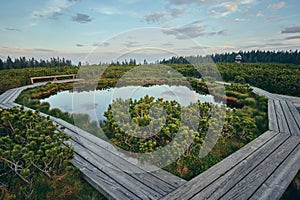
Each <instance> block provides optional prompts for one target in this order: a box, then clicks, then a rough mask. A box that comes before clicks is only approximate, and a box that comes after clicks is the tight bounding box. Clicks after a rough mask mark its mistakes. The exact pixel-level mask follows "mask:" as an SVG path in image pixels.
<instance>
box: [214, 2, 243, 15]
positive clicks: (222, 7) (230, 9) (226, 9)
mask: <svg viewBox="0 0 300 200" xmlns="http://www.w3.org/2000/svg"><path fill="white" fill-rule="evenodd" d="M238 10H239V7H238V4H237V3H233V2H226V3H221V4H218V5H216V6H213V7H212V10H211V11H210V12H209V13H210V14H212V15H221V16H226V15H228V14H230V13H234V12H236V11H238Z"/></svg>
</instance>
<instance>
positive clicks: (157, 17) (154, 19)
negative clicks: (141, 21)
mask: <svg viewBox="0 0 300 200" xmlns="http://www.w3.org/2000/svg"><path fill="white" fill-rule="evenodd" d="M166 15H167V13H166V12H155V13H151V14H148V15H145V21H146V22H147V23H149V24H150V23H161V22H162V21H163V20H164V18H165V17H166Z"/></svg>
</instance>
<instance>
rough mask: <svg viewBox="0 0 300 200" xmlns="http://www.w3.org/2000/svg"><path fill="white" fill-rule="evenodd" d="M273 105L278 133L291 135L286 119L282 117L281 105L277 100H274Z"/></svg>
mask: <svg viewBox="0 0 300 200" xmlns="http://www.w3.org/2000/svg"><path fill="white" fill-rule="evenodd" d="M274 105H275V112H276V117H277V123H278V126H279V132H281V133H286V134H291V132H290V130H289V127H288V124H287V121H286V118H285V116H284V112H283V109H282V107H281V103H280V101H278V100H274Z"/></svg>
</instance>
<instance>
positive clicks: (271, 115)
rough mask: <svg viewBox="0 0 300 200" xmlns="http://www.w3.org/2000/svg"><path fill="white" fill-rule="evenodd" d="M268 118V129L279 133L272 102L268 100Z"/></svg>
mask: <svg viewBox="0 0 300 200" xmlns="http://www.w3.org/2000/svg"><path fill="white" fill-rule="evenodd" d="M268 118H269V129H270V130H272V131H275V132H279V127H278V123H277V117H276V112H275V106H274V100H268Z"/></svg>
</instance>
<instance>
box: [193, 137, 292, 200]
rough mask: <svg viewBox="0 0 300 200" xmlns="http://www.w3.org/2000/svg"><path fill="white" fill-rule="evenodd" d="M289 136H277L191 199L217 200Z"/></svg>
mask: <svg viewBox="0 0 300 200" xmlns="http://www.w3.org/2000/svg"><path fill="white" fill-rule="evenodd" d="M288 137H289V135H286V134H278V135H276V137H275V138H274V139H273V140H270V141H269V142H268V143H266V144H265V145H263V146H262V148H260V149H259V150H258V151H255V152H253V154H251V155H250V156H249V157H247V158H246V159H244V160H243V161H242V162H240V163H238V165H236V166H235V167H234V168H233V169H232V170H230V171H228V172H227V173H226V174H224V175H223V176H221V177H220V178H219V179H218V180H217V181H215V182H214V183H212V184H211V185H210V186H209V187H207V188H205V189H204V190H202V191H201V192H200V193H198V194H197V195H195V196H194V197H193V199H218V198H220V197H222V195H224V194H225V193H227V191H229V190H230V189H231V188H232V187H234V186H235V184H237V183H238V182H240V181H241V180H242V179H243V178H244V177H245V176H246V175H247V174H248V173H250V172H251V171H252V170H253V169H254V168H255V167H256V166H258V165H259V164H260V163H261V162H262V161H263V160H264V159H266V158H267V157H268V156H269V155H270V154H271V152H273V151H274V150H275V149H277V148H278V147H279V146H280V145H281V144H282V143H284V142H285V140H287V139H288Z"/></svg>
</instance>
